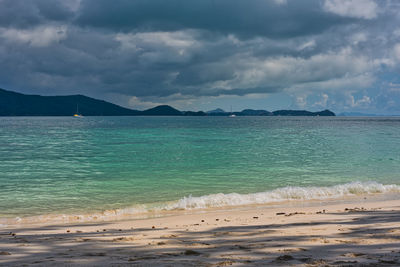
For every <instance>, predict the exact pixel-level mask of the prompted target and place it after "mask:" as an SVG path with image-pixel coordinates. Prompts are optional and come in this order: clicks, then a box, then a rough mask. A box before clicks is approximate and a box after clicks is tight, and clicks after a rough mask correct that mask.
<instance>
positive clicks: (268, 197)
mask: <svg viewBox="0 0 400 267" xmlns="http://www.w3.org/2000/svg"><path fill="white" fill-rule="evenodd" d="M384 193H395V194H397V193H400V185H395V184H388V185H384V184H380V183H377V182H373V181H372V182H351V183H347V184H340V185H334V186H323V187H296V186H287V187H282V188H277V189H274V190H271V191H265V192H259V193H250V194H238V193H229V194H223V193H219V194H211V195H204V196H199V197H193V196H188V197H183V198H181V199H179V200H176V201H170V202H163V203H151V204H142V205H134V206H132V207H127V208H121V209H113V210H105V211H103V212H96V213H89V214H58V215H56V214H52V215H40V216H34V217H23V218H20V217H17V218H14V219H11V218H8V219H7V218H6V219H1V218H0V226H1V225H10V224H20V223H43V222H45V223H54V222H88V221H109V220H116V219H124V218H143V217H147V216H149V215H150V214H151V216H154V215H157V214H158V213H159V212H162V211H173V210H195V209H206V208H218V207H232V206H242V205H254V204H269V203H279V202H284V201H294V202H297V201H307V200H327V199H338V198H345V197H351V196H362V195H369V194H384Z"/></svg>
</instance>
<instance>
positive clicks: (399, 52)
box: [393, 43, 400, 61]
mask: <svg viewBox="0 0 400 267" xmlns="http://www.w3.org/2000/svg"><path fill="white" fill-rule="evenodd" d="M393 52H394V56H395V57H396V59H397V60H399V61H400V43H398V44H396V45H395V46H394V48H393Z"/></svg>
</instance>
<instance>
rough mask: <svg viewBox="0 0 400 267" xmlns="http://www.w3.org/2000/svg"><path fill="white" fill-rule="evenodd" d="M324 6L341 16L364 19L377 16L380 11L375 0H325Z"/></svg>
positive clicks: (326, 9) (325, 8)
mask: <svg viewBox="0 0 400 267" xmlns="http://www.w3.org/2000/svg"><path fill="white" fill-rule="evenodd" d="M323 8H324V10H325V11H328V12H332V13H334V14H337V15H340V16H344V17H353V18H362V19H373V18H376V17H377V13H378V5H377V4H376V3H375V2H374V1H373V0H325V2H324V5H323Z"/></svg>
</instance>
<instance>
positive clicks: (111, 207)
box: [0, 117, 400, 219]
mask: <svg viewBox="0 0 400 267" xmlns="http://www.w3.org/2000/svg"><path fill="white" fill-rule="evenodd" d="M399 148H400V118H346V117H308V118H305V117H236V118H227V117H85V118H80V119H77V118H72V117H71V118H69V117H18V118H17V117H8V118H4V117H3V118H1V119H0V162H1V163H0V218H8V219H10V218H16V217H28V216H29V217H30V216H41V215H51V214H66V215H74V214H75V215H77V214H104V215H105V216H107V212H104V211H109V213H110V214H115V212H117V211H118V212H121V211H123V212H126V213H130V214H135V213H138V214H139V213H144V212H148V211H154V210H174V209H201V208H210V207H211V208H212V207H224V206H235V205H245V204H248V205H253V204H266V203H273V202H279V201H286V200H290V201H304V200H309V199H326V198H335V197H336V198H340V197H343V196H352V195H363V194H376V193H382V194H388V193H391V194H399V192H400V189H399V188H400V175H399V174H400V149H399Z"/></svg>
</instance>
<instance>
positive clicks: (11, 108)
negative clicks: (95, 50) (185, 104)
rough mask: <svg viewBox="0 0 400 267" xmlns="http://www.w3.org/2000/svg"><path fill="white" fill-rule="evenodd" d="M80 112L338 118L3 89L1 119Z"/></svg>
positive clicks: (322, 113) (323, 113)
mask: <svg viewBox="0 0 400 267" xmlns="http://www.w3.org/2000/svg"><path fill="white" fill-rule="evenodd" d="M77 106H79V112H80V113H81V114H82V115H84V116H229V115H232V114H234V115H236V116H335V113H333V112H332V111H330V110H323V111H319V112H311V111H306V110H277V111H273V112H270V111H266V110H253V109H245V110H242V111H240V112H226V111H224V110H222V109H216V110H211V111H207V112H203V111H179V110H177V109H175V108H173V107H171V106H168V105H161V106H157V107H154V108H151V109H147V110H143V111H140V110H133V109H128V108H124V107H121V106H118V105H115V104H112V103H109V102H106V101H104V100H98V99H94V98H91V97H87V96H84V95H68V96H40V95H26V94H21V93H17V92H12V91H7V90H4V89H0V116H72V115H73V114H75V113H76V109H77Z"/></svg>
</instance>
